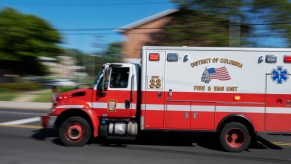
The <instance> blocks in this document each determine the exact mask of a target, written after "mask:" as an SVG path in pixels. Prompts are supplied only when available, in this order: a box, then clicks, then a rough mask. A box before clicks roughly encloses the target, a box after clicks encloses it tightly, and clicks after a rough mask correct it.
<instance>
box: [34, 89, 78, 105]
mask: <svg viewBox="0 0 291 164" xmlns="http://www.w3.org/2000/svg"><path fill="white" fill-rule="evenodd" d="M74 89H75V88H73V87H58V93H63V92H67V91H71V90H74ZM51 98H52V91H51V90H50V89H48V90H47V91H45V92H43V93H41V94H39V95H38V96H37V97H36V98H35V99H33V101H34V102H51V101H52V99H51Z"/></svg>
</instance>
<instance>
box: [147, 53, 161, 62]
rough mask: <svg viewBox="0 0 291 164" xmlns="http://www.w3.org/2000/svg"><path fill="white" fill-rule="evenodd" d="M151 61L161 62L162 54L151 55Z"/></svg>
mask: <svg viewBox="0 0 291 164" xmlns="http://www.w3.org/2000/svg"><path fill="white" fill-rule="evenodd" d="M149 59H150V61H159V60H160V54H158V53H150V56H149Z"/></svg>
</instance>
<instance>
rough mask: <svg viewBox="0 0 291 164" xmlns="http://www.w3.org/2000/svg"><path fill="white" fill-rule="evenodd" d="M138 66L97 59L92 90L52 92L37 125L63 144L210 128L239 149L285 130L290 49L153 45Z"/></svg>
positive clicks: (290, 118) (289, 124)
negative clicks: (53, 132)
mask: <svg viewBox="0 0 291 164" xmlns="http://www.w3.org/2000/svg"><path fill="white" fill-rule="evenodd" d="M141 58H142V60H141V64H129V63H112V64H111V63H107V64H104V66H103V67H102V69H101V71H100V73H99V74H98V76H97V79H96V81H95V83H94V84H93V86H92V87H91V88H87V89H79V90H74V91H70V92H66V93H61V94H58V95H57V96H56V102H57V103H56V104H55V105H54V106H53V109H52V110H51V111H50V112H49V113H48V114H47V115H45V116H42V123H43V126H44V127H57V128H59V134H60V138H61V141H62V142H63V143H64V144H65V145H67V146H82V145H84V144H86V143H87V142H88V140H89V139H90V138H91V137H102V138H111V137H112V138H116V137H117V138H126V137H134V136H137V135H138V134H139V132H140V131H150V130H155V131H157V130H159V131H193V132H194V131H207V132H209V131H212V132H217V133H218V134H219V137H220V142H221V145H222V147H223V148H225V149H226V150H227V151H235V152H239V151H243V150H244V149H246V148H247V147H248V146H249V145H250V142H251V140H254V141H255V140H256V134H257V133H258V132H280V133H281V132H286V133H290V132H291V105H290V100H291V79H289V77H290V73H289V71H291V49H282V48H210V47H203V48H202V47H158V46H145V47H143V49H142V57H141Z"/></svg>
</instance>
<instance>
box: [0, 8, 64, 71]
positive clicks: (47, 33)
mask: <svg viewBox="0 0 291 164" xmlns="http://www.w3.org/2000/svg"><path fill="white" fill-rule="evenodd" d="M0 30H1V33H0V65H1V68H2V69H5V70H6V71H8V72H10V73H16V74H20V75H25V74H34V75H43V74H45V73H47V72H46V69H43V66H42V65H41V64H40V63H39V62H38V61H37V57H38V56H56V55H58V54H60V53H61V52H62V50H61V48H59V46H58V45H57V44H58V43H60V42H61V36H60V34H59V33H58V32H57V31H56V30H55V29H53V28H52V27H51V25H50V24H49V23H48V22H46V21H45V20H43V19H41V18H38V17H36V16H33V15H26V14H22V13H19V12H17V11H16V10H14V9H11V8H6V9H4V10H2V11H1V12H0Z"/></svg>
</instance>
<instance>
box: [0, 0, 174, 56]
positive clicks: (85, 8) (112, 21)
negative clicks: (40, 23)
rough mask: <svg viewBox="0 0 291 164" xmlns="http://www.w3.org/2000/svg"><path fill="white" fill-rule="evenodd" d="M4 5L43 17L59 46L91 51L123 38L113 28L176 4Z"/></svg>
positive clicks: (5, 1)
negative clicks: (59, 38) (58, 36)
mask: <svg viewBox="0 0 291 164" xmlns="http://www.w3.org/2000/svg"><path fill="white" fill-rule="evenodd" d="M5 7H11V8H14V9H16V10H17V11H18V12H21V13H24V14H32V15H36V16H38V17H40V18H42V19H45V20H46V21H48V22H49V23H50V24H51V25H52V26H53V28H55V29H59V32H60V33H61V35H62V37H63V44H61V46H63V47H66V48H75V49H79V50H81V51H83V52H86V53H91V52H96V51H102V50H104V49H105V48H106V46H107V45H108V44H110V43H111V42H120V41H124V40H125V38H124V37H123V36H122V35H121V34H119V33H118V32H116V31H115V30H116V29H118V28H120V27H122V26H124V25H127V24H130V23H132V22H135V21H138V20H140V19H143V18H145V17H148V16H151V15H154V14H156V13H159V12H162V11H164V10H167V9H174V8H176V7H177V5H176V4H174V3H171V0H47V1H44V0H42V1H40V0H0V10H2V9H3V8H5ZM92 29H93V30H92Z"/></svg>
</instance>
